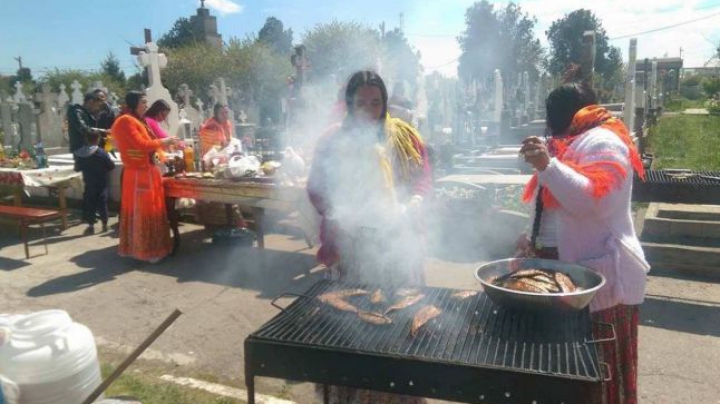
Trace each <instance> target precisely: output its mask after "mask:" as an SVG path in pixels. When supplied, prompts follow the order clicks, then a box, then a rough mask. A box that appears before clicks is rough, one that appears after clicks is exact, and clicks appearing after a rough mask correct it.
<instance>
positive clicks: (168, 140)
mask: <svg viewBox="0 0 720 404" xmlns="http://www.w3.org/2000/svg"><path fill="white" fill-rule="evenodd" d="M177 141H178V138H177V136H171V137H166V138H165V139H163V140H162V145H163V146H170V145H174V144H175V143H177Z"/></svg>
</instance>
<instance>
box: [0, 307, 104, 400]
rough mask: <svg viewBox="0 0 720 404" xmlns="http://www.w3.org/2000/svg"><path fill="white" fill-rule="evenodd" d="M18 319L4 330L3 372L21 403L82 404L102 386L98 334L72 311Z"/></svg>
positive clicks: (0, 344) (0, 362) (0, 366)
mask: <svg viewBox="0 0 720 404" xmlns="http://www.w3.org/2000/svg"><path fill="white" fill-rule="evenodd" d="M7 318H8V317H7V316H5V317H4V319H5V320H7ZM12 320H13V321H11V322H10V324H9V326H8V324H7V321H6V324H4V325H2V326H4V327H6V332H7V330H8V329H9V332H7V335H6V337H5V339H4V342H1V341H0V373H1V374H3V375H4V376H5V377H7V378H9V379H10V380H12V381H13V382H14V383H15V384H17V386H18V388H19V390H20V400H19V403H18V404H78V403H81V402H82V401H83V400H84V399H85V398H87V396H88V395H89V394H90V393H91V392H92V391H93V390H94V389H95V388H96V387H97V386H99V385H100V383H101V382H102V378H101V375H100V365H99V362H98V358H97V349H96V347H95V340H94V338H93V335H92V333H91V332H90V330H89V329H88V328H87V327H85V326H84V325H82V324H78V323H75V322H73V321H72V319H71V318H70V316H69V315H68V313H67V312H65V311H63V310H46V311H39V312H36V313H32V314H29V315H26V316H15V317H14V318H13V319H12Z"/></svg>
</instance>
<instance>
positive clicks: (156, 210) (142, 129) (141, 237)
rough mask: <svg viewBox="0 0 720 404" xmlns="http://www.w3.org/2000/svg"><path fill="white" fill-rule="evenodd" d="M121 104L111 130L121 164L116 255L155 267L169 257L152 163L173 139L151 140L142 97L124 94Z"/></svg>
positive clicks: (162, 204) (159, 187)
mask: <svg viewBox="0 0 720 404" xmlns="http://www.w3.org/2000/svg"><path fill="white" fill-rule="evenodd" d="M125 103H126V108H127V112H126V113H125V114H123V115H121V116H120V117H119V118H118V119H117V120H116V121H115V123H114V124H113V127H112V133H113V134H114V135H115V136H114V137H115V144H116V147H117V149H118V150H119V151H120V155H121V158H122V162H123V179H122V187H121V189H122V206H121V214H120V246H119V248H118V253H119V254H120V255H121V256H123V257H133V258H136V259H139V260H142V261H149V262H152V263H156V262H159V261H160V260H162V259H163V258H165V257H166V256H167V255H169V254H170V252H171V251H172V240H171V239H170V227H169V225H168V220H167V212H166V211H165V193H164V191H163V184H162V175H161V174H160V171H159V170H158V168H157V166H156V165H155V163H154V160H155V153H156V152H157V151H158V150H159V149H162V147H163V146H167V145H170V144H172V143H174V142H175V141H176V138H174V137H168V138H165V139H155V138H154V137H153V136H151V135H150V130H149V129H148V127H147V124H146V123H145V120H144V119H143V118H142V116H143V114H144V113H145V110H146V109H147V99H146V98H145V95H144V94H143V93H141V92H138V91H130V92H128V94H127V96H126V97H125Z"/></svg>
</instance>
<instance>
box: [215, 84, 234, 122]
mask: <svg viewBox="0 0 720 404" xmlns="http://www.w3.org/2000/svg"><path fill="white" fill-rule="evenodd" d="M217 90H218V93H219V98H220V103H221V104H223V105H225V106H227V107H228V110H230V114H229V117H228V119H229V120H230V124H231V125H232V127H233V128H235V112H234V111H233V110H232V108H230V104H229V103H228V96H229V95H230V96H231V95H232V90H231V89H230V87H226V86H225V79H224V78H222V77H221V78H219V79H218V88H217Z"/></svg>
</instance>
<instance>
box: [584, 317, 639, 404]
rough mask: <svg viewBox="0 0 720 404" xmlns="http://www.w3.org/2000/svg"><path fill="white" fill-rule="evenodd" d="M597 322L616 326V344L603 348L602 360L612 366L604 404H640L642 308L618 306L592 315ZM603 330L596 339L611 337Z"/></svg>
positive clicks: (601, 328)
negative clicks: (638, 378) (639, 327)
mask: <svg viewBox="0 0 720 404" xmlns="http://www.w3.org/2000/svg"><path fill="white" fill-rule="evenodd" d="M592 319H593V321H595V322H603V323H609V324H613V325H614V326H615V336H616V338H617V340H616V342H615V343H614V344H613V343H605V344H603V345H602V360H603V361H604V362H605V363H607V364H608V366H610V371H611V373H612V374H611V376H612V380H611V381H609V382H607V383H605V386H604V388H603V403H604V404H637V401H638V400H637V366H638V325H639V323H640V315H639V306H624V305H617V306H615V307H611V308H609V309H606V310H602V311H598V312H595V313H592ZM610 336H611V335H610V330H609V329H607V327H599V329H598V330H597V331H596V335H595V337H596V338H608V337H610Z"/></svg>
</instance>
